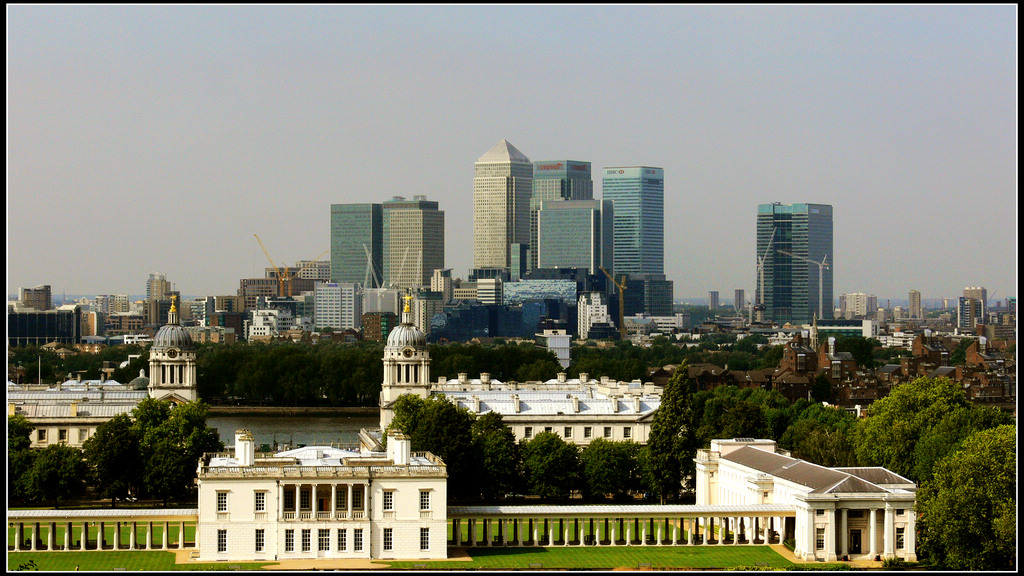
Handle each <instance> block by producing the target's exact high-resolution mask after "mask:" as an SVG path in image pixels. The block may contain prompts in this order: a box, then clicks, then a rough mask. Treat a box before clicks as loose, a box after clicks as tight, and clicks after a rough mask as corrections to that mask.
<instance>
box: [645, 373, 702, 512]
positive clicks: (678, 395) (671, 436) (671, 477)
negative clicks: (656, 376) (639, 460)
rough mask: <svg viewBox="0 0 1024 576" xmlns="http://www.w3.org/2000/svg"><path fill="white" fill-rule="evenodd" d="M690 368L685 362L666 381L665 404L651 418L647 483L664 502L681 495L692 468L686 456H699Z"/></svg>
mask: <svg viewBox="0 0 1024 576" xmlns="http://www.w3.org/2000/svg"><path fill="white" fill-rule="evenodd" d="M688 372H689V367H688V364H687V363H686V362H683V363H682V364H680V365H679V366H677V367H676V372H675V374H673V375H672V378H670V379H669V381H668V382H667V383H666V384H665V388H664V390H663V391H662V394H661V404H660V405H659V406H658V409H657V410H655V412H654V417H653V419H652V420H651V431H650V434H649V435H648V438H647V448H646V452H647V454H646V455H645V456H644V458H643V463H644V470H643V474H644V479H645V480H644V483H645V484H646V485H647V486H648V487H649V488H650V489H651V490H652V491H653V492H654V493H655V494H657V495H658V496H659V497H660V498H661V502H662V503H664V502H665V501H666V500H667V499H670V498H671V499H674V498H675V497H676V496H677V495H678V493H679V490H680V488H681V487H682V481H683V478H684V472H685V471H688V470H689V468H690V465H689V464H690V463H689V462H686V460H687V459H688V458H692V457H693V456H695V455H696V450H697V443H696V438H695V437H694V435H693V428H692V427H691V422H690V420H691V418H692V415H691V409H690V406H689V403H688V396H689V394H690V393H691V392H692V390H691V387H692V385H691V384H690V381H689V378H688V377H687V374H688ZM691 452H692V454H691Z"/></svg>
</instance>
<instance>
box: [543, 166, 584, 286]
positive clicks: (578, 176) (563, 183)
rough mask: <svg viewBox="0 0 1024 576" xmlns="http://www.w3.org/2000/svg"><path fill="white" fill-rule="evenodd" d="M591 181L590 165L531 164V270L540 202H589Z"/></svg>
mask: <svg viewBox="0 0 1024 576" xmlns="http://www.w3.org/2000/svg"><path fill="white" fill-rule="evenodd" d="M593 198H594V180H593V179H592V178H591V176H590V162H581V161H579V160H542V161H540V162H534V163H533V196H532V197H531V198H530V269H533V268H537V250H538V246H539V244H538V242H539V240H538V238H537V212H538V211H539V210H540V205H541V202H554V201H557V200H591V199H593Z"/></svg>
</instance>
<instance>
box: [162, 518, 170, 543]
mask: <svg viewBox="0 0 1024 576" xmlns="http://www.w3.org/2000/svg"><path fill="white" fill-rule="evenodd" d="M170 533H171V523H170V522H164V534H163V540H164V550H167V549H168V548H169V547H170V546H171V545H170Z"/></svg>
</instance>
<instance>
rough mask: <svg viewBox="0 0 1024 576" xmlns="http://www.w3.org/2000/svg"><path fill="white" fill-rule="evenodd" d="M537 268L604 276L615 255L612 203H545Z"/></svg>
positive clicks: (539, 213) (540, 212)
mask: <svg viewBox="0 0 1024 576" xmlns="http://www.w3.org/2000/svg"><path fill="white" fill-rule="evenodd" d="M536 214H537V224H538V226H537V248H536V250H535V252H536V254H537V267H539V268H580V269H586V270H587V271H588V272H589V273H590V274H600V273H601V271H600V269H599V268H602V267H603V268H604V269H606V270H610V269H611V267H612V260H613V255H614V246H613V242H612V229H613V226H614V225H613V221H614V209H613V208H612V203H611V201H608V200H605V201H599V200H554V201H545V202H543V203H542V204H541V207H540V209H539V210H538V211H537V213H536Z"/></svg>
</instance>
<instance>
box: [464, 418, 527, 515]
mask: <svg viewBox="0 0 1024 576" xmlns="http://www.w3.org/2000/svg"><path fill="white" fill-rule="evenodd" d="M472 434H473V453H474V455H475V458H474V460H475V462H476V466H475V468H476V473H475V476H476V478H477V482H476V486H477V488H478V491H479V492H480V495H482V496H483V497H484V498H485V499H488V500H494V499H496V498H497V497H498V496H499V495H502V494H507V493H509V492H518V491H520V488H521V486H520V484H521V482H520V478H521V474H520V472H521V468H522V466H521V464H520V462H519V445H518V444H516V436H515V434H514V433H513V432H512V429H511V428H509V427H508V426H506V425H505V421H504V419H502V417H501V414H499V413H498V412H488V413H486V414H483V415H481V416H478V417H477V419H476V420H475V421H474V422H473V425H472Z"/></svg>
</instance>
